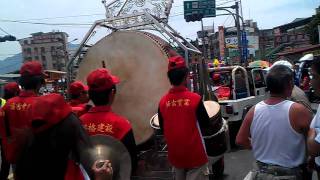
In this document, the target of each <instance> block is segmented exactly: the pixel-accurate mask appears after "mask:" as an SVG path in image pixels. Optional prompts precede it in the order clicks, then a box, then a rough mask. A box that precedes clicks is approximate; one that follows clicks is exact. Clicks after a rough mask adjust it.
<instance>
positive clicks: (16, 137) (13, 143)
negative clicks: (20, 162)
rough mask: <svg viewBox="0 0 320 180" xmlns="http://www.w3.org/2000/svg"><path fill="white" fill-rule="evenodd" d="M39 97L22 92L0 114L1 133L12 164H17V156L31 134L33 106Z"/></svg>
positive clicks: (9, 101)
mask: <svg viewBox="0 0 320 180" xmlns="http://www.w3.org/2000/svg"><path fill="white" fill-rule="evenodd" d="M36 97H37V95H36V94H35V93H33V92H30V91H22V92H21V93H20V95H19V96H18V97H14V98H11V99H9V100H8V101H7V103H6V104H5V106H4V107H3V108H2V112H1V113H0V115H2V116H1V118H0V127H1V128H0V133H1V136H2V137H3V139H2V142H3V148H4V152H5V157H6V159H7V160H8V161H9V162H10V163H15V162H16V160H17V154H19V153H20V150H21V147H23V146H24V143H25V139H24V138H26V137H27V135H28V133H29V132H30V127H31V126H30V125H31V120H32V105H33V104H34V102H35V99H36Z"/></svg>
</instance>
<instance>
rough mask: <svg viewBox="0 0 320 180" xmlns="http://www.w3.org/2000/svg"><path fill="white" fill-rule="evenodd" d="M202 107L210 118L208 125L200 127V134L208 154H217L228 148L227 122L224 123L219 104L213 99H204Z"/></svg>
mask: <svg viewBox="0 0 320 180" xmlns="http://www.w3.org/2000/svg"><path fill="white" fill-rule="evenodd" d="M204 107H205V108H206V110H207V113H208V115H209V118H210V126H209V127H207V128H205V129H202V135H203V137H204V142H205V146H206V150H207V154H208V156H219V155H221V154H223V153H225V152H226V151H227V149H228V145H227V143H228V140H227V132H226V131H227V124H226V123H224V121H223V119H222V116H221V111H220V105H219V104H218V103H217V102H214V101H205V102H204Z"/></svg>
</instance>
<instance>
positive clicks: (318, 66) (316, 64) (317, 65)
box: [312, 56, 320, 74]
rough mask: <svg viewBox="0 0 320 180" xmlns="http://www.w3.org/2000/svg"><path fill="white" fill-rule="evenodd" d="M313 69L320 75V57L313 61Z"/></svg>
mask: <svg viewBox="0 0 320 180" xmlns="http://www.w3.org/2000/svg"><path fill="white" fill-rule="evenodd" d="M312 68H313V69H314V70H315V71H316V73H317V74H320V56H316V57H314V59H313V61H312Z"/></svg>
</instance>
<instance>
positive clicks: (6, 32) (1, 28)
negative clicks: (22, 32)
mask: <svg viewBox="0 0 320 180" xmlns="http://www.w3.org/2000/svg"><path fill="white" fill-rule="evenodd" d="M0 30H1V31H2V32H4V33H6V34H8V35H10V34H9V33H8V32H7V31H5V30H3V29H2V28H1V27H0Z"/></svg>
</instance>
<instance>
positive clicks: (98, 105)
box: [80, 68, 137, 170]
mask: <svg viewBox="0 0 320 180" xmlns="http://www.w3.org/2000/svg"><path fill="white" fill-rule="evenodd" d="M119 82H120V80H119V78H118V77H116V76H113V75H111V74H110V72H108V70H107V69H104V68H100V69H97V70H94V71H93V72H91V73H90V74H89V75H88V77H87V84H88V86H89V98H90V99H91V100H92V102H93V103H94V105H95V106H94V107H92V108H91V109H90V110H89V111H88V112H87V113H86V114H84V115H82V116H81V117H80V119H81V121H82V125H83V126H84V128H85V129H86V130H87V132H88V134H89V135H98V134H102V135H110V136H112V137H114V138H116V139H118V140H120V141H121V142H122V143H123V144H124V145H125V146H126V148H127V150H128V152H129V153H130V157H131V161H132V169H133V170H134V169H135V167H136V164H137V153H136V143H135V139H134V136H133V130H132V127H131V124H130V122H129V121H128V120H127V119H126V118H124V117H121V116H119V115H118V114H116V113H114V112H112V109H111V105H112V103H113V100H114V97H115V94H116V84H118V83H119Z"/></svg>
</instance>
